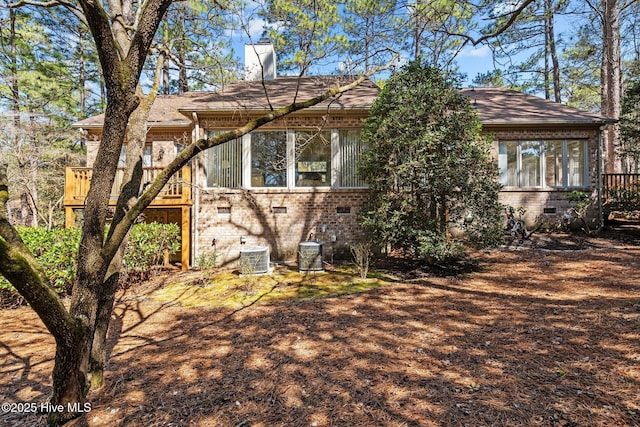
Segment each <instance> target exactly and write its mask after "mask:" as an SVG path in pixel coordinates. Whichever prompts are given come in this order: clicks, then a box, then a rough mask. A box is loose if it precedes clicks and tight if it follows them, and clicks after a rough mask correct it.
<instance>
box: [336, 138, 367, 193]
mask: <svg viewBox="0 0 640 427" xmlns="http://www.w3.org/2000/svg"><path fill="white" fill-rule="evenodd" d="M365 148H366V147H365V146H364V144H363V143H362V142H361V141H360V130H341V131H340V167H339V168H338V185H339V186H340V187H345V188H357V187H366V183H365V182H364V180H363V179H362V178H361V177H360V174H358V161H359V160H360V154H362V152H363V151H364V149H365Z"/></svg>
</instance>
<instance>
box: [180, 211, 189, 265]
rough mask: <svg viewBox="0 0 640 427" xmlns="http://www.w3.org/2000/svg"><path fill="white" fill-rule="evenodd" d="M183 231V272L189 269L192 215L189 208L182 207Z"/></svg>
mask: <svg viewBox="0 0 640 427" xmlns="http://www.w3.org/2000/svg"><path fill="white" fill-rule="evenodd" d="M180 222H181V226H180V228H181V230H182V259H181V265H182V271H186V270H188V269H189V248H190V247H191V215H190V208H189V206H183V207H182V215H181V221H180Z"/></svg>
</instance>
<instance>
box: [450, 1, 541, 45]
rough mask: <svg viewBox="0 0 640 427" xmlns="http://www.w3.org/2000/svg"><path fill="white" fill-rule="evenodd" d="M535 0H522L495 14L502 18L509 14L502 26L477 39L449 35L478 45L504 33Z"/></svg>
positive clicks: (457, 34)
mask: <svg viewBox="0 0 640 427" xmlns="http://www.w3.org/2000/svg"><path fill="white" fill-rule="evenodd" d="M534 1H535V0H524V1H523V2H522V3H521V4H520V5H518V7H517V8H516V9H514V10H513V11H511V12H508V13H505V14H503V15H500V16H497V18H502V17H506V16H509V19H508V20H507V22H505V23H504V24H503V25H502V26H500V27H499V28H497V29H496V30H494V31H492V32H491V33H489V34H485V35H483V36H482V37H479V38H477V39H474V38H473V37H471V36H470V35H468V34H463V33H449V35H451V36H455V37H462V38H463V39H465V44H466V43H471V44H472V45H474V46H477V45H479V44H480V43H482V42H484V41H487V40H489V39H492V38H494V37H497V36H499V35H500V34H502V33H504V32H505V31H507V30H508V29H509V28H510V27H511V25H512V24H513V23H514V22H515V21H516V19H518V17H519V16H520V14H521V13H522V12H523V11H524V9H526V8H527V6H529V5H530V4H531V3H533V2H534Z"/></svg>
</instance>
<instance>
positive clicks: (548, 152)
mask: <svg viewBox="0 0 640 427" xmlns="http://www.w3.org/2000/svg"><path fill="white" fill-rule="evenodd" d="M587 164H588V157H587V142H586V141H584V140H551V141H500V144H499V148H498V166H499V168H500V183H501V184H502V185H503V186H505V187H584V186H585V185H586V183H587V182H588V177H587V167H586V165H587Z"/></svg>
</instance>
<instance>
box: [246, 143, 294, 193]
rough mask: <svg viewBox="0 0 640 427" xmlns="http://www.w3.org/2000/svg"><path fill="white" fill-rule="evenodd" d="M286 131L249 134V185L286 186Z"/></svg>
mask: <svg viewBox="0 0 640 427" xmlns="http://www.w3.org/2000/svg"><path fill="white" fill-rule="evenodd" d="M286 185H287V133H286V132H285V131H270V132H253V133H252V134H251V186H252V187H286Z"/></svg>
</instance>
